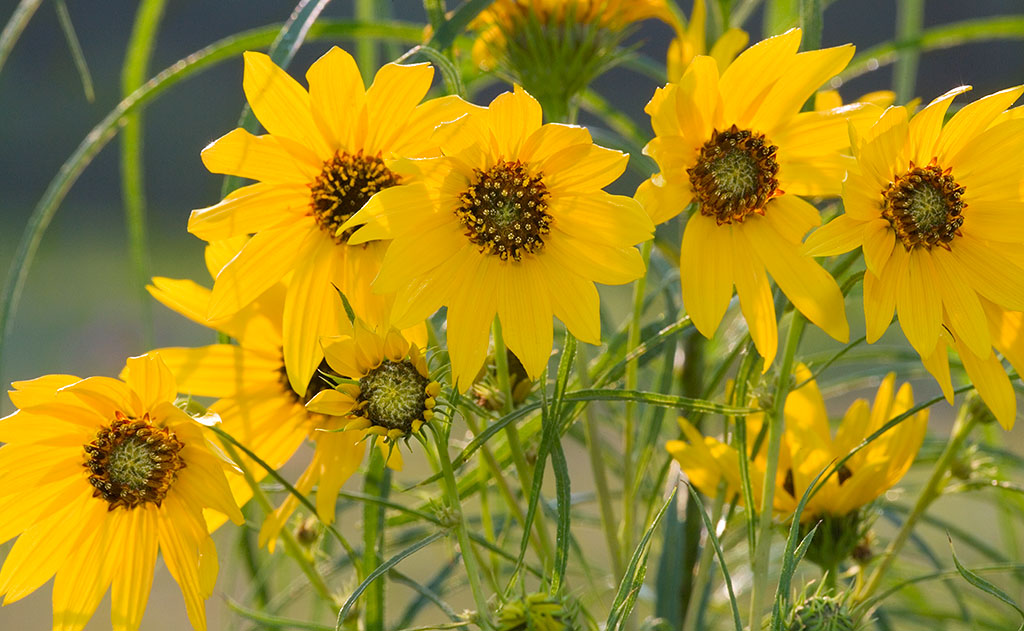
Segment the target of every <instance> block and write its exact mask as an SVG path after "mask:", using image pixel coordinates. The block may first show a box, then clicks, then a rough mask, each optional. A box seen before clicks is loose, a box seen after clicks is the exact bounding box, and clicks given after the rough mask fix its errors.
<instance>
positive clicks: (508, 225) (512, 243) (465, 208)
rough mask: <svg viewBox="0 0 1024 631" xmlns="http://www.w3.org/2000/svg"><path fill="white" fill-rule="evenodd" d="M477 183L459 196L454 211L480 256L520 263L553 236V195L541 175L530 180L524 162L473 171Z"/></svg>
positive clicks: (501, 163)
mask: <svg viewBox="0 0 1024 631" xmlns="http://www.w3.org/2000/svg"><path fill="white" fill-rule="evenodd" d="M474 172H475V173H476V181H475V182H474V183H473V185H472V186H470V187H469V190H467V191H466V192H464V193H462V194H461V195H460V196H459V201H461V202H462V206H460V207H459V208H457V209H456V210H455V214H456V215H458V217H459V219H460V220H461V221H462V225H463V226H465V228H466V237H468V238H469V240H470V241H472V242H473V243H475V244H476V245H478V246H480V251H481V252H486V253H488V254H494V255H496V256H498V257H499V258H501V260H503V261H507V260H508V259H509V257H512V259H513V260H515V261H519V260H522V258H523V253H524V252H525V253H527V254H531V253H533V252H537V251H539V250H540V249H541V248H543V247H544V240H543V239H542V235H545V234H547V233H548V232H550V230H551V228H550V226H551V215H549V214H548V212H547V208H548V205H547V201H546V200H547V198H548V196H549V195H550V193H548V189H547V187H546V186H544V182H543V180H542V177H541V175H540V174H537V175H534V176H531V175H530V174H529V173H528V172H527V170H526V166H525V165H523V163H522V162H519V161H516V162H500V163H498V164H496V165H494V166H493V167H491V168H489V169H487V170H486V171H481V170H480V169H474Z"/></svg>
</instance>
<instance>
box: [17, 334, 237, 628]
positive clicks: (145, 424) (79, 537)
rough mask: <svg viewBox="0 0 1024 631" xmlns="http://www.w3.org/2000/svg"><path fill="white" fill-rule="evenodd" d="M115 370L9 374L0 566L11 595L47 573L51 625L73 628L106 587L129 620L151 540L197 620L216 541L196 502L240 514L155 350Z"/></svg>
mask: <svg viewBox="0 0 1024 631" xmlns="http://www.w3.org/2000/svg"><path fill="white" fill-rule="evenodd" d="M123 374H124V381H121V380H118V379H111V378H108V377H89V378H88V379H80V378H78V377H73V376H71V375H47V376H45V377H39V378H38V379H33V380H31V381H21V382H15V383H14V384H13V385H14V388H15V389H14V391H12V392H11V393H10V396H11V401H13V403H14V405H15V406H16V407H17V408H19V409H18V411H17V412H15V413H14V414H12V415H10V416H8V417H6V418H4V419H2V420H0V443H6V444H5V445H4V446H3V447H0V542H3V541H7V540H9V539H11V538H12V537H15V536H18V540H17V541H16V542H15V543H14V547H12V548H11V550H10V552H9V553H8V555H7V559H6V561H5V562H4V565H3V568H2V569H0V595H2V596H3V597H4V600H5V604H10V603H12V602H14V601H16V600H18V599H20V598H22V597H24V596H27V595H28V594H29V593H31V592H33V591H35V590H36V589H37V588H39V587H40V586H41V585H42V584H43V583H45V582H46V581H47V580H49V578H50V577H51V576H54V575H55V574H56V578H55V579H54V584H53V628H54V629H55V630H59V631H72V630H77V629H81V628H83V627H84V626H85V624H86V623H87V622H88V621H89V618H90V617H92V614H93V612H94V611H95V610H96V607H97V606H98V605H99V602H100V600H101V599H102V598H103V594H104V593H105V592H106V591H107V588H108V587H110V586H111V584H112V585H113V588H112V594H111V618H112V620H113V626H114V629H115V631H122V630H134V629H138V628H139V624H140V623H141V621H142V614H143V612H144V610H145V608H146V601H147V599H148V598H149V590H150V587H151V586H152V583H153V568H154V566H155V564H156V556H157V551H158V550H162V551H163V558H164V562H165V563H166V564H167V569H169V570H170V572H171V575H172V576H173V577H174V580H176V581H177V582H178V585H179V586H180V587H181V591H182V593H183V594H184V596H185V607H186V609H187V611H188V617H189V620H190V621H191V622H192V626H193V627H195V628H196V629H200V630H203V629H206V612H205V608H204V603H203V601H204V600H205V599H206V598H208V597H209V596H210V594H212V593H213V586H214V582H215V581H216V578H217V551H216V550H215V549H214V545H213V540H211V539H210V537H209V535H208V534H207V532H206V526H205V524H204V523H203V515H202V510H203V509H204V508H208V509H212V510H216V511H220V512H221V513H224V514H225V515H227V516H228V517H230V518H231V519H232V520H233V521H235V522H236V523H239V524H240V523H242V515H241V513H240V512H239V510H238V507H237V506H235V503H234V501H233V500H232V498H231V492H230V491H229V490H228V484H227V481H226V480H225V477H224V469H225V467H228V466H229V464H228V463H226V462H225V461H223V460H221V459H220V458H219V457H217V456H216V455H214V454H215V450H214V449H213V448H212V446H211V445H209V444H208V443H207V441H206V439H205V438H204V437H203V432H202V430H201V427H200V425H199V424H198V423H196V422H195V421H194V420H193V419H192V418H191V417H189V416H188V415H187V414H185V413H184V412H183V411H181V410H180V409H178V408H177V407H175V405H174V400H175V396H176V394H177V388H176V386H175V382H174V377H173V376H172V375H171V373H170V371H169V370H168V369H167V367H166V366H164V364H163V362H161V360H160V357H159V355H156V354H150V355H144V356H141V357H132V358H130V359H128V362H127V366H126V368H125V370H124V373H123Z"/></svg>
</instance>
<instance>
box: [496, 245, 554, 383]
mask: <svg viewBox="0 0 1024 631" xmlns="http://www.w3.org/2000/svg"><path fill="white" fill-rule="evenodd" d="M537 271H538V270H536V269H530V268H527V267H526V266H525V265H520V264H515V263H513V264H512V265H508V266H505V269H503V270H501V273H502V275H501V284H500V285H499V286H498V287H497V307H498V319H499V320H500V321H501V328H502V331H503V332H504V337H505V341H506V344H507V345H508V348H509V349H510V350H511V351H512V352H513V353H515V354H516V357H518V358H519V359H520V361H521V362H522V364H523V368H525V369H526V374H528V375H529V376H530V378H531V379H536V378H538V377H539V376H540V373H541V372H542V371H543V370H544V366H546V365H547V363H548V358H549V357H550V356H551V346H552V325H551V316H552V310H551V303H550V301H549V300H548V292H547V291H545V287H544V284H543V283H546V282H547V279H546V278H542V277H540V278H538V275H537ZM496 280H497V278H496V277H494V278H491V279H486V280H485V282H487V281H490V282H495V281H496Z"/></svg>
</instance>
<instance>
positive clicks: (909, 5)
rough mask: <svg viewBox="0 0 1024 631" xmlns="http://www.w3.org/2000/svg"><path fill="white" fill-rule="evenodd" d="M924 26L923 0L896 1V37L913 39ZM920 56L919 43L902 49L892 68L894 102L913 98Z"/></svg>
mask: <svg viewBox="0 0 1024 631" xmlns="http://www.w3.org/2000/svg"><path fill="white" fill-rule="evenodd" d="M923 27H924V0H900V2H897V3H896V39H897V40H899V41H901V42H908V41H915V40H917V39H918V38H919V37H920V36H921V29H922V28H923ZM920 58H921V46H920V44H918V45H916V46H914V47H912V48H908V49H907V50H905V51H903V53H902V54H901V55H900V57H899V59H898V60H897V61H896V67H895V68H893V73H892V79H893V90H894V91H895V92H896V102H897V103H906V102H907V101H909V100H910V99H912V98H914V82H915V80H916V78H917V62H918V60H919V59H920Z"/></svg>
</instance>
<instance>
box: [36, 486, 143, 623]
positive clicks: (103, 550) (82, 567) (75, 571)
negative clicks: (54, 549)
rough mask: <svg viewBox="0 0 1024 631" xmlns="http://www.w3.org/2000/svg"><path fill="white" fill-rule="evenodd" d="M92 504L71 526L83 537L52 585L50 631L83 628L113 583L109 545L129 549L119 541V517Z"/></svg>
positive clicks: (97, 503) (112, 559)
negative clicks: (51, 621)
mask: <svg viewBox="0 0 1024 631" xmlns="http://www.w3.org/2000/svg"><path fill="white" fill-rule="evenodd" d="M93 502H94V503H95V504H94V506H93V507H92V508H91V509H90V510H89V511H88V512H87V515H86V516H84V518H83V519H82V520H81V521H79V522H77V523H75V524H74V526H75V528H76V529H79V531H80V532H82V533H83V536H82V538H81V539H79V540H78V541H77V542H76V545H75V546H74V548H73V549H72V551H71V553H70V554H69V555H68V556H67V557H66V558H65V559H64V563H63V564H62V565H61V568H60V569H59V570H58V571H57V576H56V578H55V579H54V581H53V629H54V631H80V629H82V627H84V626H85V624H86V622H88V621H89V618H91V617H92V614H93V612H94V611H96V607H97V606H99V604H100V600H101V599H102V598H103V594H104V593H105V592H106V591H107V587H109V586H110V581H111V580H112V579H113V571H114V563H113V561H114V558H115V556H116V555H115V554H112V550H111V547H112V545H113V543H114V542H115V541H117V542H118V544H119V545H131V543H129V542H124V541H122V540H121V539H119V537H120V534H121V532H122V531H123V529H122V528H121V526H123V524H124V523H125V520H124V519H123V515H116V514H110V513H108V511H107V509H106V502H99V501H96V500H93ZM132 543H133V542H132Z"/></svg>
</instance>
